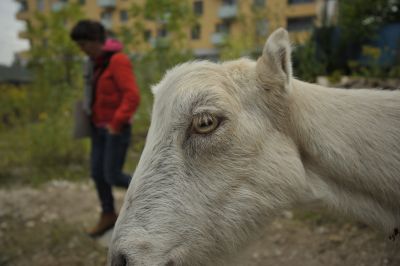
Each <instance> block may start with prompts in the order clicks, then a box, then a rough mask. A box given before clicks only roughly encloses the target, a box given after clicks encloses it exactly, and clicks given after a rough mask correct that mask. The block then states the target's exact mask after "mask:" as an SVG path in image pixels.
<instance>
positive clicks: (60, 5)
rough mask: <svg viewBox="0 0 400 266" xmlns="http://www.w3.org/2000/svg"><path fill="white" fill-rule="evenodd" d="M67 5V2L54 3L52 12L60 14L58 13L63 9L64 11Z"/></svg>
mask: <svg viewBox="0 0 400 266" xmlns="http://www.w3.org/2000/svg"><path fill="white" fill-rule="evenodd" d="M65 5H66V3H65V2H56V3H53V4H52V6H51V10H52V11H54V12H58V11H60V10H61V9H63V8H64V7H65Z"/></svg>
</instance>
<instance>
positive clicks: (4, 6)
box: [0, 0, 29, 65]
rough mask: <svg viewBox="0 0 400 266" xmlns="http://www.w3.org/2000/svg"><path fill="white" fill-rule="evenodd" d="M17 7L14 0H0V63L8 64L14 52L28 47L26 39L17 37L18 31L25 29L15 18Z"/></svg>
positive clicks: (11, 60)
mask: <svg viewBox="0 0 400 266" xmlns="http://www.w3.org/2000/svg"><path fill="white" fill-rule="evenodd" d="M18 8H19V4H18V3H17V2H16V1H15V0H0V64H6V65H10V64H11V63H12V62H13V60H14V53H15V52H18V51H23V50H27V49H28V48H29V43H28V41H27V40H23V39H19V38H18V32H19V31H21V30H24V29H25V25H24V23H23V22H22V21H19V20H17V19H16V18H15V14H16V12H17V11H18Z"/></svg>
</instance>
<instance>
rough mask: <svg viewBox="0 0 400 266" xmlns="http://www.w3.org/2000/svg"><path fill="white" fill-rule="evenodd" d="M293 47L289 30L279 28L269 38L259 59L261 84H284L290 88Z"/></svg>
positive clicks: (258, 71)
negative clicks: (291, 46)
mask: <svg viewBox="0 0 400 266" xmlns="http://www.w3.org/2000/svg"><path fill="white" fill-rule="evenodd" d="M290 54H291V48H290V40H289V34H288V32H287V31H286V30H285V29H283V28H279V29H277V30H275V31H274V32H273V33H272V34H271V35H270V36H269V37H268V39H267V42H266V43H265V45H264V48H263V52H262V55H261V57H260V58H259V59H258V61H257V76H258V79H259V81H260V83H261V85H262V86H263V87H264V88H266V89H268V85H271V84H277V83H278V84H277V85H283V86H284V88H285V89H287V90H288V89H289V88H290V81H291V79H292V62H291V56H290Z"/></svg>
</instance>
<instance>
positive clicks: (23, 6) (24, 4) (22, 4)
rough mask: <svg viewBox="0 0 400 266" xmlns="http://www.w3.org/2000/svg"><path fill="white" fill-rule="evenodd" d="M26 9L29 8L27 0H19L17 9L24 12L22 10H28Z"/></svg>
mask: <svg viewBox="0 0 400 266" xmlns="http://www.w3.org/2000/svg"><path fill="white" fill-rule="evenodd" d="M28 9H29V6H28V2H27V1H21V2H20V7H19V11H20V12H24V11H28Z"/></svg>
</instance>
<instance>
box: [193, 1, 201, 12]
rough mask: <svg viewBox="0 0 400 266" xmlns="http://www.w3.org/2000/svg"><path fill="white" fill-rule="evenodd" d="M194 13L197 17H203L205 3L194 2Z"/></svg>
mask: <svg viewBox="0 0 400 266" xmlns="http://www.w3.org/2000/svg"><path fill="white" fill-rule="evenodd" d="M193 12H194V14H195V15H198V16H200V15H202V14H203V1H194V2H193Z"/></svg>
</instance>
